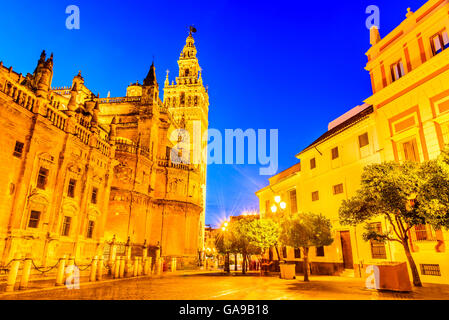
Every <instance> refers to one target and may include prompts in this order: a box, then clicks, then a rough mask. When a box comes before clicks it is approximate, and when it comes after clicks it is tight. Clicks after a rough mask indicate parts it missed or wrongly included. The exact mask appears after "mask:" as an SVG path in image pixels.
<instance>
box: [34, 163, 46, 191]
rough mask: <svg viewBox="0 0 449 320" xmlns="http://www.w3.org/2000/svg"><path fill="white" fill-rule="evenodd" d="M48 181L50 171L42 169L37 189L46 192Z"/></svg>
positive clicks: (38, 177)
mask: <svg viewBox="0 0 449 320" xmlns="http://www.w3.org/2000/svg"><path fill="white" fill-rule="evenodd" d="M47 179H48V169H46V168H43V167H41V168H40V169H39V174H38V176H37V185H36V187H38V188H39V189H42V190H45V187H46V186H47Z"/></svg>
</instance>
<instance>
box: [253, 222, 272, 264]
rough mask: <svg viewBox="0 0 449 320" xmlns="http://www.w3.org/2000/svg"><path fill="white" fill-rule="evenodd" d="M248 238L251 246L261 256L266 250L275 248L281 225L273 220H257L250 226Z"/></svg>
mask: <svg viewBox="0 0 449 320" xmlns="http://www.w3.org/2000/svg"><path fill="white" fill-rule="evenodd" d="M246 236H247V237H248V239H249V243H250V245H251V246H252V247H253V248H255V250H254V251H257V253H256V254H258V255H260V258H259V260H261V256H262V254H263V253H264V252H265V250H267V249H269V248H271V247H273V246H275V245H276V244H277V242H278V239H279V225H278V224H277V223H276V222H274V221H273V220H272V219H255V220H252V221H251V223H250V224H249V228H248V230H247V233H246Z"/></svg>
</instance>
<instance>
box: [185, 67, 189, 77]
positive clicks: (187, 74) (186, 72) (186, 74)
mask: <svg viewBox="0 0 449 320" xmlns="http://www.w3.org/2000/svg"><path fill="white" fill-rule="evenodd" d="M185 76H186V77H188V76H189V69H186V71H185Z"/></svg>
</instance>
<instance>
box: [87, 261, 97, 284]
mask: <svg viewBox="0 0 449 320" xmlns="http://www.w3.org/2000/svg"><path fill="white" fill-rule="evenodd" d="M97 265H98V257H97V256H95V257H94V258H93V259H92V263H91V264H90V278H89V281H90V282H95V280H97Z"/></svg>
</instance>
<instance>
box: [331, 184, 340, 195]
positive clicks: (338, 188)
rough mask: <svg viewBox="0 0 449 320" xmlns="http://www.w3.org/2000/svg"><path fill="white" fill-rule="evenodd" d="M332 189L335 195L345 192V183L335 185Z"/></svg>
mask: <svg viewBox="0 0 449 320" xmlns="http://www.w3.org/2000/svg"><path fill="white" fill-rule="evenodd" d="M332 189H333V191H334V195H336V194H340V193H343V183H340V184H337V185H335V186H333V187H332Z"/></svg>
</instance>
